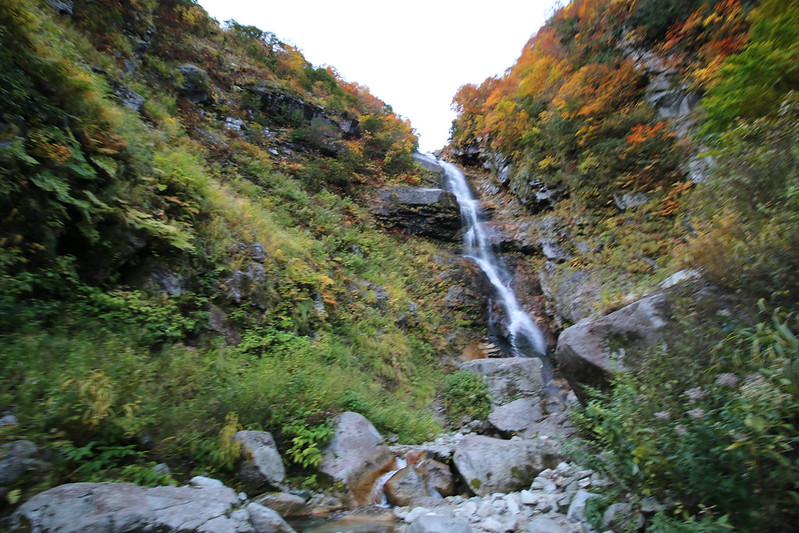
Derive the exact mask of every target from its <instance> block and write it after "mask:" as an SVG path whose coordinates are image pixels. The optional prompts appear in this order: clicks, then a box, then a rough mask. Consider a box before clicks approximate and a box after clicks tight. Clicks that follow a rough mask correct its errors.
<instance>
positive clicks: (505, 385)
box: [460, 357, 544, 406]
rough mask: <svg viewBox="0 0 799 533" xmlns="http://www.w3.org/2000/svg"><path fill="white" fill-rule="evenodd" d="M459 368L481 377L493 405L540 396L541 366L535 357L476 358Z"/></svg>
mask: <svg viewBox="0 0 799 533" xmlns="http://www.w3.org/2000/svg"><path fill="white" fill-rule="evenodd" d="M460 368H461V370H468V371H469V372H474V373H475V374H477V375H479V376H481V377H482V378H483V381H484V382H485V383H486V385H488V394H489V396H490V397H491V404H492V405H493V406H499V405H505V404H508V403H511V402H512V401H514V400H517V399H519V398H530V397H540V396H541V394H542V393H543V390H544V376H543V363H542V362H541V360H540V359H538V358H536V357H529V358H528V357H504V358H497V359H476V360H474V361H469V362H468V363H464V364H463V365H461V367H460Z"/></svg>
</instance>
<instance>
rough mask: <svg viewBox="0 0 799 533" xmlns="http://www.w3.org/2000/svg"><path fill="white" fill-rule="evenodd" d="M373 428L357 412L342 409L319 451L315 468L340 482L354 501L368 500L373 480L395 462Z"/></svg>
mask: <svg viewBox="0 0 799 533" xmlns="http://www.w3.org/2000/svg"><path fill="white" fill-rule="evenodd" d="M382 442H383V438H382V437H381V436H380V433H378V432H377V430H376V429H375V427H374V426H373V425H372V424H371V423H370V422H369V421H368V420H367V419H366V418H364V417H363V415H360V414H358V413H353V412H346V413H342V414H341V415H339V416H338V418H337V420H336V432H335V434H334V435H333V438H332V439H331V440H330V443H328V445H327V447H326V448H325V450H324V451H323V452H322V463H321V464H320V465H319V470H320V472H322V473H323V474H326V475H328V476H330V477H331V478H333V479H334V480H335V481H341V482H342V483H344V485H345V486H346V487H347V489H348V490H349V493H350V497H351V498H352V499H353V501H355V502H356V504H359V505H364V504H367V503H370V502H369V498H370V496H371V490H372V486H373V485H374V482H375V481H376V480H377V478H379V477H380V476H381V475H383V474H384V473H386V472H388V471H390V470H391V468H392V467H393V466H394V465H395V463H396V461H395V458H394V454H393V453H391V450H390V449H389V448H388V447H387V446H381V443H382Z"/></svg>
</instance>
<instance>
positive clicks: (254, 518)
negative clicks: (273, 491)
mask: <svg viewBox="0 0 799 533" xmlns="http://www.w3.org/2000/svg"><path fill="white" fill-rule="evenodd" d="M246 510H247V513H248V514H249V519H250V523H251V524H252V525H253V527H254V528H255V531H256V532H257V533H294V529H293V528H292V527H291V526H290V525H288V524H287V523H286V521H285V520H283V518H282V517H281V516H280V515H279V514H278V513H277V511H274V510H273V509H270V508H268V507H264V506H263V505H260V504H258V503H255V502H253V503H250V504H249V505H247V509H246ZM235 532H236V533H239V531H238V530H235Z"/></svg>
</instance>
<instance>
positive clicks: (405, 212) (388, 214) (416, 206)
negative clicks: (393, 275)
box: [372, 187, 461, 242]
mask: <svg viewBox="0 0 799 533" xmlns="http://www.w3.org/2000/svg"><path fill="white" fill-rule="evenodd" d="M372 214H374V216H375V218H376V219H377V221H378V222H379V223H380V224H381V225H382V226H383V227H385V228H387V229H393V230H398V231H402V232H405V233H410V234H413V235H422V236H425V237H432V238H434V239H439V240H443V241H450V242H453V241H458V240H459V230H460V228H461V213H460V208H459V207H458V201H457V200H456V199H455V195H454V194H452V193H451V192H447V191H445V190H443V189H431V188H423V187H389V188H385V189H381V190H379V191H377V203H376V205H375V207H374V208H373V209H372Z"/></svg>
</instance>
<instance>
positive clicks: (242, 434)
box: [233, 431, 286, 490]
mask: <svg viewBox="0 0 799 533" xmlns="http://www.w3.org/2000/svg"><path fill="white" fill-rule="evenodd" d="M233 440H235V441H238V442H240V443H241V444H242V448H243V451H244V459H243V460H242V461H241V462H240V463H239V468H238V476H239V478H240V479H241V480H242V481H243V482H244V484H245V485H247V487H249V488H251V489H256V490H257V489H262V488H275V489H281V488H283V482H284V481H285V480H286V467H285V466H284V465H283V459H282V458H281V457H280V452H278V451H277V444H275V439H273V438H272V434H271V433H268V432H266V431H239V432H238V433H236V434H235V435H233Z"/></svg>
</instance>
